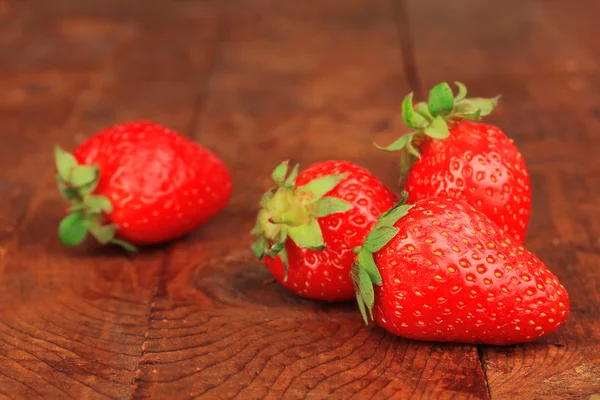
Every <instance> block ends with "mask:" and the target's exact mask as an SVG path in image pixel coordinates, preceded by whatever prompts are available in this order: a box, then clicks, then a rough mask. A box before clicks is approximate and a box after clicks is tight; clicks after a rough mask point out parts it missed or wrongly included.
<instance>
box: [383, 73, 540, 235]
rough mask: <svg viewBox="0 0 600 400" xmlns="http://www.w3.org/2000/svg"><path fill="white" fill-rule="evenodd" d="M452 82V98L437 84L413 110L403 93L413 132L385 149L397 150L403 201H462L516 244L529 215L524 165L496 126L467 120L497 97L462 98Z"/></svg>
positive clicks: (489, 107) (463, 91)
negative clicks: (405, 195)
mask: <svg viewBox="0 0 600 400" xmlns="http://www.w3.org/2000/svg"><path fill="white" fill-rule="evenodd" d="M456 84H457V85H458V87H459V89H460V90H459V93H458V95H457V96H456V97H453V94H452V90H451V89H450V87H449V86H448V84H446V83H442V84H440V85H438V86H436V87H435V88H433V89H432V90H431V93H430V96H429V104H428V105H425V104H424V103H419V104H417V105H416V107H415V108H413V104H412V94H410V95H408V96H407V97H406V98H405V99H404V103H403V105H402V115H403V118H404V121H405V123H406V124H407V125H408V126H409V127H411V128H413V129H415V132H413V133H410V134H408V135H405V136H402V137H401V138H400V139H398V140H397V141H396V142H395V143H393V144H391V145H390V146H388V147H387V148H385V150H392V151H393V150H402V159H401V161H402V169H403V171H402V172H403V175H404V174H406V181H405V183H406V186H405V188H406V190H407V191H408V192H409V199H408V201H409V203H414V202H416V201H418V200H423V199H427V198H430V197H438V196H439V197H452V198H455V199H462V200H465V201H466V202H468V203H469V204H471V205H472V206H475V207H476V208H477V209H479V210H481V211H482V212H483V213H484V214H486V215H487V216H488V217H489V218H490V219H491V220H492V221H494V222H495V223H496V224H498V226H500V227H501V228H502V229H503V230H504V231H505V232H507V233H508V234H510V235H511V236H512V237H513V238H515V239H516V240H517V241H518V242H519V243H522V242H523V241H524V239H525V233H526V231H527V225H528V223H529V214H530V211H531V185H530V183H529V175H528V173H527V168H526V167H525V162H524V161H523V158H522V157H521V154H520V153H519V151H518V150H517V148H516V147H515V145H514V144H513V142H512V140H510V139H509V138H508V137H507V136H506V135H505V134H504V133H503V132H502V131H501V130H500V129H499V128H497V127H495V126H493V125H488V124H484V123H481V122H477V121H469V120H470V119H472V120H478V119H479V118H480V117H481V116H483V115H488V114H489V113H490V112H491V111H492V110H493V108H494V106H495V104H496V100H497V98H494V99H467V98H465V96H466V93H467V92H466V87H465V86H464V85H463V84H461V83H460V82H456ZM417 148H419V150H417ZM419 153H420V154H419ZM411 164H412V168H411ZM409 169H410V172H408V170H409Z"/></svg>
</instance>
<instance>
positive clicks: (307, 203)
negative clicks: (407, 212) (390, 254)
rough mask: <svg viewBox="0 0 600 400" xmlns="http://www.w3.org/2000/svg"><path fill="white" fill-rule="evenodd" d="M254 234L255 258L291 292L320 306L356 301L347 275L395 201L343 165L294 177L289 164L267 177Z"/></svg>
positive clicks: (324, 165) (365, 174)
mask: <svg viewBox="0 0 600 400" xmlns="http://www.w3.org/2000/svg"><path fill="white" fill-rule="evenodd" d="M273 180H274V181H275V186H274V187H272V188H271V189H269V190H268V191H267V192H266V193H265V195H264V196H263V198H262V200H261V202H260V204H261V210H260V211H259V213H258V217H257V223H256V226H255V227H254V229H253V231H252V233H253V234H254V235H256V236H257V237H256V240H255V242H254V244H253V245H252V249H253V251H254V253H255V255H256V256H257V257H258V258H259V259H263V258H264V261H265V264H266V266H267V268H268V269H269V270H270V271H271V274H272V275H273V276H274V277H275V279H277V281H279V282H280V283H281V284H282V285H283V286H285V287H286V288H287V289H289V290H291V291H292V292H294V293H296V294H298V295H300V296H304V297H308V298H312V299H319V300H326V301H342V300H350V299H352V298H353V297H354V289H353V284H352V280H351V279H350V269H351V267H352V263H353V262H354V260H355V258H356V254H355V253H353V252H352V250H353V248H354V247H356V246H358V245H360V244H361V243H362V242H363V241H364V240H365V237H366V235H367V233H368V232H369V230H370V229H371V227H372V226H373V225H374V224H375V222H376V221H377V217H379V215H380V214H381V213H382V212H384V211H386V210H388V209H389V208H390V207H391V206H392V205H394V203H395V202H396V201H397V197H396V195H395V194H394V193H393V192H392V191H390V190H389V189H388V188H387V187H386V186H385V185H384V184H383V183H382V182H381V181H380V180H379V179H377V178H376V177H375V176H373V175H372V174H371V173H370V172H369V171H367V170H366V169H364V168H362V167H360V166H358V165H356V164H353V163H351V162H347V161H325V162H320V163H316V164H313V165H311V166H310V167H308V168H307V169H306V170H304V171H303V172H302V173H300V174H299V175H298V165H296V166H295V167H294V168H293V169H292V171H291V172H290V171H289V168H288V163H287V162H284V163H282V164H280V165H279V166H278V167H277V168H276V169H275V172H273Z"/></svg>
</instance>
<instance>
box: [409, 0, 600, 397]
mask: <svg viewBox="0 0 600 400" xmlns="http://www.w3.org/2000/svg"><path fill="white" fill-rule="evenodd" d="M408 4H409V10H408V11H409V15H411V20H410V21H409V22H410V25H411V28H412V30H411V34H412V37H413V40H414V43H413V46H412V47H413V48H414V51H415V55H414V57H415V60H416V65H417V69H418V72H419V77H420V81H419V84H420V85H419V86H420V87H422V88H429V87H431V86H432V85H434V84H435V83H438V82H440V81H442V80H450V81H453V80H463V81H464V82H465V83H466V84H467V85H469V88H470V89H471V92H472V93H473V94H474V95H482V96H493V95H496V94H498V93H501V94H502V98H501V101H500V106H499V108H498V109H497V111H496V112H495V113H494V114H493V115H492V116H491V117H490V118H489V121H490V122H491V123H494V124H497V125H498V126H500V127H501V128H502V129H503V130H505V132H506V133H507V134H508V135H509V136H511V137H512V138H513V139H514V140H515V143H516V144H517V145H518V147H519V148H520V150H521V152H522V154H523V157H524V158H525V160H526V161H527V165H528V169H529V171H530V174H531V180H532V191H533V206H532V216H531V223H530V228H529V233H528V237H527V241H526V244H527V247H528V248H529V249H530V250H532V251H533V252H534V253H536V254H537V255H538V256H539V257H540V258H541V259H542V260H543V261H544V262H545V263H546V264H547V265H548V266H549V267H550V268H551V269H552V270H553V271H554V272H555V273H556V274H557V276H558V277H559V278H560V279H561V281H562V282H563V284H564V285H565V287H566V288H567V290H568V292H569V293H570V296H571V301H572V307H571V314H570V317H569V319H568V321H567V323H566V325H565V326H564V327H562V328H561V329H559V330H558V332H556V333H554V334H552V335H549V336H547V337H544V338H542V339H541V340H538V341H535V342H533V343H531V344H526V345H518V346H510V347H487V346H480V349H479V351H480V353H481V355H482V360H483V363H484V370H485V375H486V378H487V380H488V385H489V390H490V395H491V397H492V398H513V399H542V398H543V399H565V398H574V399H575V398H577V399H579V398H581V399H587V398H590V396H591V395H593V394H597V393H600V379H599V377H600V369H599V368H600V335H598V331H599V329H598V328H599V327H598V321H600V318H598V313H599V310H600V297H598V293H599V287H598V282H600V275H599V274H600V272H599V270H598V268H596V267H597V265H598V262H599V261H600V260H599V259H598V254H599V253H598V252H599V249H600V246H599V244H600V242H599V241H598V238H599V237H600V225H599V223H598V221H599V218H598V216H599V215H600V208H598V204H597V199H598V194H599V192H600V178H598V177H599V176H600V169H599V165H598V163H597V160H598V158H599V157H600V145H599V144H598V143H597V132H598V129H600V123H599V122H598V119H597V110H598V107H599V105H600V95H598V91H597V90H596V89H597V88H598V87H599V86H598V83H599V82H600V78H599V76H598V75H597V74H596V73H594V72H593V71H595V70H596V64H595V63H594V62H593V56H594V55H595V53H594V52H595V51H597V46H596V47H594V44H593V43H592V42H591V41H590V40H587V41H586V40H583V36H582V32H581V31H580V30H578V28H576V26H578V23H577V22H575V20H574V19H569V21H570V22H569V21H567V22H564V23H562V24H560V23H558V19H560V15H561V13H558V14H557V13H556V10H559V9H562V10H563V12H566V9H564V7H566V2H560V1H558V2H519V4H518V7H517V4H516V3H515V4H514V6H511V4H512V3H511V2H509V3H508V4H507V3H506V2H503V3H502V4H500V3H491V2H477V1H470V0H460V1H459V2H453V3H452V5H450V4H449V3H447V2H446V3H445V2H441V1H435V0H429V1H419V2H417V1H409V2H408ZM590 5H591V2H590ZM561 7H562V8H561ZM592 7H596V5H594V6H592ZM429 13H432V14H433V16H432V18H433V22H435V21H438V22H439V23H438V24H435V23H433V24H432V26H433V29H432V30H433V32H432V33H431V34H429V35H428V34H427V33H426V32H425V29H426V27H425V25H422V24H421V21H422V20H423V19H422V18H423V16H424V15H425V14H427V15H431V14H429ZM575 14H577V17H576V20H577V21H581V23H582V24H583V25H592V24H593V23H592V22H591V19H590V20H589V21H588V19H587V18H585V17H584V15H582V14H581V13H575ZM552 15H553V16H554V18H555V19H551V18H550V16H552ZM442 16H444V18H445V20H444V21H443V22H442V20H441V19H439V20H438V19H437V18H442ZM571 17H574V16H573V15H571V16H570V17H568V18H571ZM555 22H556V24H555ZM458 26H460V29H457V27H458ZM457 35H458V36H457ZM443 37H448V38H455V39H453V40H451V41H448V40H446V41H443V42H442V40H441V38H443ZM451 53H453V54H455V57H453V58H449V57H448V56H449V55H450V54H451ZM435 59H438V60H439V61H440V62H439V63H438V64H435V63H434V60H435Z"/></svg>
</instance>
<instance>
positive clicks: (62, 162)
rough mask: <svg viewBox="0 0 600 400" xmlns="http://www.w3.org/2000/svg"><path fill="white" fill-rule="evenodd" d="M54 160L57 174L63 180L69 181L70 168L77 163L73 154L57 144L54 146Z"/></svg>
mask: <svg viewBox="0 0 600 400" xmlns="http://www.w3.org/2000/svg"><path fill="white" fill-rule="evenodd" d="M54 160H55V163H56V169H57V171H58V176H59V177H60V178H61V179H62V180H63V181H69V180H70V178H71V170H72V169H73V168H74V167H76V166H77V165H78V164H77V160H76V159H75V157H74V156H73V154H71V153H69V152H67V151H65V150H63V149H62V148H60V147H59V146H55V147H54Z"/></svg>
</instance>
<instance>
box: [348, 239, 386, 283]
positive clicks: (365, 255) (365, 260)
mask: <svg viewBox="0 0 600 400" xmlns="http://www.w3.org/2000/svg"><path fill="white" fill-rule="evenodd" d="M392 238H393V236H392ZM392 238H390V239H389V240H391V239H392ZM357 263H358V265H360V266H361V268H363V269H364V270H365V271H366V272H367V274H369V277H370V278H371V282H372V283H374V284H375V285H381V283H382V279H381V274H380V273H379V269H377V264H375V258H374V256H373V253H372V252H369V251H361V252H359V253H358V256H357Z"/></svg>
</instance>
